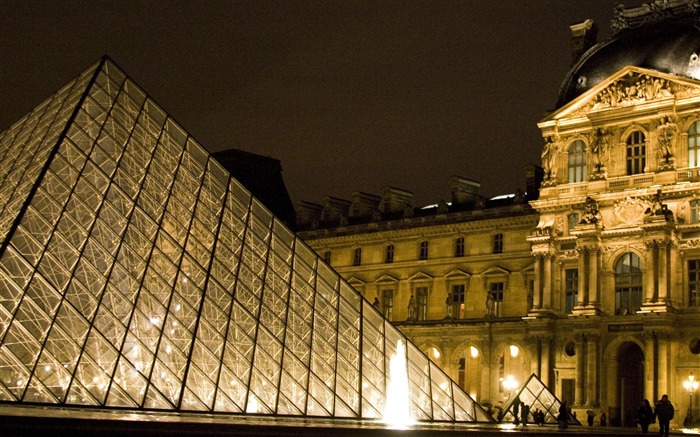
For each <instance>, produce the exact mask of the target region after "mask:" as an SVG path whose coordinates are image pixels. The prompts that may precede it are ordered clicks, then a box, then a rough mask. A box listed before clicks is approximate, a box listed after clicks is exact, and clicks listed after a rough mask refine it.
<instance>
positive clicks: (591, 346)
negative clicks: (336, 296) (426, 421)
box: [301, 2, 700, 424]
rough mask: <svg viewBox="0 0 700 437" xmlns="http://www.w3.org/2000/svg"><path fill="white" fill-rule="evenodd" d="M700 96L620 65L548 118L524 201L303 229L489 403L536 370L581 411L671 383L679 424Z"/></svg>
mask: <svg viewBox="0 0 700 437" xmlns="http://www.w3.org/2000/svg"><path fill="white" fill-rule="evenodd" d="M675 3H678V2H675ZM675 3H674V4H675ZM660 4H661V3H660V2H652V3H651V5H652V6H654V5H660ZM689 4H690V3H689ZM675 10H676V9H674V11H675ZM628 12H629V11H628ZM632 12H634V11H632ZM637 12H639V11H637ZM630 13H631V12H630ZM635 13H636V12H635ZM618 17H622V14H620V13H618ZM636 19H641V18H639V17H637V18H636ZM699 96H700V81H698V80H695V79H692V78H689V77H683V76H678V75H672V74H667V73H664V72H662V71H659V70H654V69H645V68H640V67H637V66H633V65H632V66H626V67H624V68H622V69H620V70H619V71H617V72H616V73H614V74H612V75H610V76H609V77H607V78H606V79H605V80H601V81H599V83H598V84H597V85H595V86H594V87H593V88H591V89H590V90H588V91H586V92H584V93H583V94H581V95H579V96H577V97H575V98H573V99H572V100H570V101H568V102H565V104H562V105H560V106H559V108H558V109H557V110H555V111H554V112H552V113H550V114H549V115H548V116H547V117H546V118H545V119H544V120H542V121H541V122H540V123H538V127H539V128H540V130H541V132H542V137H543V141H544V145H543V150H542V154H541V157H542V163H541V165H542V170H543V171H542V176H543V178H542V184H541V186H540V192H539V197H537V198H536V199H534V198H533V199H530V201H529V203H524V204H518V203H517V202H515V203H513V204H509V205H505V206H504V205H500V206H496V205H495V204H493V203H492V204H491V205H490V204H489V202H488V201H486V202H484V199H481V198H479V197H477V198H476V199H477V200H476V201H473V202H472V203H467V204H465V205H462V206H460V205H459V204H453V205H451V206H450V207H449V208H447V209H446V208H445V206H444V205H443V207H442V208H441V209H440V211H437V209H438V208H434V209H433V212H432V215H430V214H428V213H427V212H426V211H425V210H419V209H415V210H414V211H416V214H415V216H407V215H405V214H404V217H394V218H390V217H389V216H387V215H381V214H380V215H379V218H380V220H368V221H365V222H363V223H361V224H359V223H358V224H356V225H348V226H335V225H326V226H320V227H319V228H317V229H315V230H309V231H307V232H302V233H301V236H302V237H303V238H304V239H305V240H306V242H307V243H309V244H310V245H311V246H312V247H313V248H314V249H315V250H316V251H318V252H319V253H321V254H326V255H327V256H328V259H330V261H331V265H332V266H333V267H334V268H335V269H336V270H337V271H338V272H339V273H340V274H341V275H343V276H344V277H345V278H346V279H348V280H349V281H350V282H351V284H353V285H354V286H355V287H356V288H357V289H358V290H359V291H361V292H362V293H363V295H364V296H365V298H366V299H368V300H370V301H372V300H374V299H375V298H376V299H377V304H378V305H380V306H383V305H385V306H388V305H390V306H391V309H390V310H388V309H386V308H384V309H383V310H384V312H385V313H387V312H388V313H389V314H390V317H391V319H392V320H393V321H394V323H395V324H396V325H397V326H398V327H399V328H400V329H401V330H402V331H403V332H404V333H405V334H406V335H407V336H408V337H410V338H411V339H412V340H413V341H414V342H415V343H416V344H418V345H421V346H422V348H423V350H424V351H425V352H427V353H428V354H429V355H430V356H431V357H432V358H433V359H434V360H435V361H436V362H437V363H439V364H440V365H441V366H442V367H443V369H445V370H446V371H447V372H448V374H450V376H452V378H453V379H454V380H455V381H458V382H459V384H460V385H462V387H464V388H465V389H466V390H467V391H468V392H469V393H470V394H471V395H472V396H473V397H474V398H475V399H477V400H478V401H479V402H482V403H486V404H492V405H494V406H498V405H499V403H500V402H502V401H503V399H504V398H505V396H506V395H507V392H505V391H504V387H503V385H502V384H501V382H500V381H501V380H502V378H505V377H506V376H507V375H513V376H514V377H515V378H516V380H518V381H521V382H522V381H524V380H525V379H526V378H527V377H528V376H529V375H530V374H531V373H535V374H537V375H538V376H539V377H540V378H541V379H542V381H543V382H544V383H545V384H547V385H548V386H549V387H550V389H552V391H553V392H554V393H555V394H556V395H557V396H559V397H560V398H561V399H564V400H567V401H568V402H569V403H570V404H572V405H573V409H574V411H578V412H579V417H583V414H585V411H586V410H588V409H594V410H596V411H601V410H603V411H606V412H607V414H608V415H609V417H610V421H611V423H612V424H629V423H630V417H632V416H631V415H633V413H634V411H635V408H636V405H638V403H639V401H641V400H642V399H644V398H646V399H649V400H650V401H652V402H653V401H655V400H656V399H659V398H660V397H661V395H662V394H664V393H668V394H669V396H670V398H671V399H672V401H673V402H674V405H675V406H676V409H677V414H676V420H677V421H678V422H681V421H682V420H683V418H684V417H685V415H686V413H687V411H688V408H689V405H688V395H687V392H686V391H685V390H684V389H683V388H682V381H683V380H685V379H686V378H687V377H688V375H689V374H691V373H692V374H694V375H696V376H697V375H698V374H700V328H698V327H699V326H700V291H698V290H700V98H699ZM529 194H531V193H529ZM472 200H473V199H472ZM376 218H377V217H375V219H376ZM499 244H500V246H499ZM460 245H461V246H460ZM389 247H391V253H392V258H391V262H388V258H387V251H388V250H389V249H388V248H389ZM423 247H427V248H428V249H427V250H428V253H427V257H423V259H421V258H422V248H423ZM460 247H461V249H460ZM358 249H360V250H361V254H362V259H361V261H360V262H359V263H358V262H357V261H358V260H357V258H356V254H357V253H358V252H357V250H358ZM460 250H461V252H460ZM418 293H421V295H420V296H419V294H418ZM412 296H413V297H414V298H415V299H416V300H417V309H416V317H415V320H414V318H413V317H412V318H411V320H407V319H408V305H409V300H410V299H411V298H412ZM423 299H425V300H423ZM599 416H600V414H598V417H599Z"/></svg>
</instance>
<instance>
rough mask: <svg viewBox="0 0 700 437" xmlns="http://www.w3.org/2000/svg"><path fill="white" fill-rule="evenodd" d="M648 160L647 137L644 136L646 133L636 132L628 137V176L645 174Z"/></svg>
mask: <svg viewBox="0 0 700 437" xmlns="http://www.w3.org/2000/svg"><path fill="white" fill-rule="evenodd" d="M646 160H647V152H646V137H645V136H644V132H642V131H638V130H636V131H634V132H632V133H631V134H630V136H629V137H627V148H626V162H627V175H628V176H631V175H635V174H640V173H644V167H646Z"/></svg>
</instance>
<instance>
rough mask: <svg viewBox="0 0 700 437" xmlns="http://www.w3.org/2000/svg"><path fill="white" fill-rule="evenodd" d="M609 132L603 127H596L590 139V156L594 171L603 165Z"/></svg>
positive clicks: (598, 170)
mask: <svg viewBox="0 0 700 437" xmlns="http://www.w3.org/2000/svg"><path fill="white" fill-rule="evenodd" d="M609 140H610V133H609V132H608V131H606V130H605V129H602V128H598V129H596V131H595V133H594V134H593V139H592V140H591V158H592V160H593V168H595V171H596V172H600V171H601V169H602V168H603V167H604V166H605V165H604V164H603V162H604V161H605V159H606V158H607V155H608V150H609V147H610V144H609Z"/></svg>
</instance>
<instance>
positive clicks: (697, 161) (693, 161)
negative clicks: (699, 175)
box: [688, 121, 700, 167]
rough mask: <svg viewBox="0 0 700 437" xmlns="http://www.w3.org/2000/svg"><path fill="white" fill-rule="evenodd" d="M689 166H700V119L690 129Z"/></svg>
mask: <svg viewBox="0 0 700 437" xmlns="http://www.w3.org/2000/svg"><path fill="white" fill-rule="evenodd" d="M688 167H700V121H696V122H695V123H693V124H692V125H691V126H690V129H688Z"/></svg>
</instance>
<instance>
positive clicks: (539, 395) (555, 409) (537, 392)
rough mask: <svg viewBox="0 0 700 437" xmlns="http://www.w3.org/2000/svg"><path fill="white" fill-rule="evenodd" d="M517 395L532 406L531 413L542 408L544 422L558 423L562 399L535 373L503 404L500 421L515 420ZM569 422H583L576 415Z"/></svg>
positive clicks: (577, 423)
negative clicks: (514, 405)
mask: <svg viewBox="0 0 700 437" xmlns="http://www.w3.org/2000/svg"><path fill="white" fill-rule="evenodd" d="M516 396H517V397H519V398H520V402H521V403H523V404H527V405H529V406H530V414H532V413H534V412H535V411H537V410H540V411H542V412H543V413H544V423H557V417H558V416H559V407H560V406H561V401H560V400H559V399H558V398H557V397H556V396H554V394H553V393H552V392H551V391H549V389H548V388H547V386H546V385H544V383H543V382H542V380H541V379H540V378H538V377H537V375H535V374H534V373H533V374H532V375H530V378H528V380H527V382H525V385H523V386H522V388H521V389H520V390H516V391H514V392H513V393H512V394H511V395H510V396H509V397H508V399H507V400H506V402H505V404H504V405H503V413H502V414H500V415H499V418H498V419H499V422H503V421H506V422H512V421H513V420H515V416H514V415H513V402H514V401H515V398H516ZM528 421H529V422H530V423H532V422H534V420H532V416H530V419H528ZM569 423H570V424H573V425H580V424H581V422H579V421H578V419H577V418H576V417H571V419H570V420H569Z"/></svg>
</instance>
